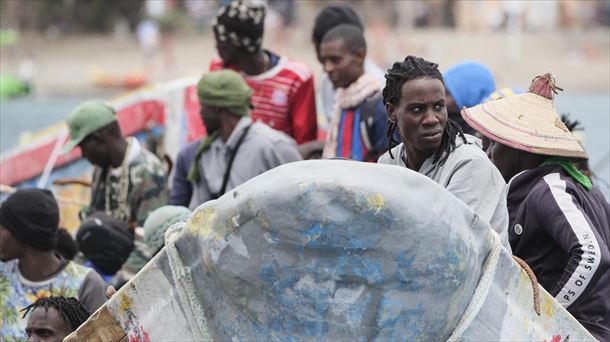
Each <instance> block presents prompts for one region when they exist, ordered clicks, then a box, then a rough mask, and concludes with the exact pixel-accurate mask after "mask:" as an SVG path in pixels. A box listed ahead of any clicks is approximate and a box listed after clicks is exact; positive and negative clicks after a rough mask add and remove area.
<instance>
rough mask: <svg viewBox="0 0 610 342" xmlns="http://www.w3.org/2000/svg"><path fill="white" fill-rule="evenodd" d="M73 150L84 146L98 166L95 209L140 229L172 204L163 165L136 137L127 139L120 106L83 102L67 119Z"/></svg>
mask: <svg viewBox="0 0 610 342" xmlns="http://www.w3.org/2000/svg"><path fill="white" fill-rule="evenodd" d="M67 124H68V128H69V130H70V141H69V142H68V143H67V144H66V146H65V147H64V151H65V152H68V151H70V150H71V149H72V148H74V147H76V146H79V147H80V148H81V151H82V153H83V157H84V158H85V159H87V160H88V161H89V162H90V163H91V164H93V165H94V166H95V169H94V171H93V183H92V189H91V205H90V207H89V213H93V212H95V211H103V212H105V213H106V214H108V215H110V216H112V217H115V218H116V219H118V220H121V221H124V222H127V224H128V225H129V226H130V227H131V228H132V229H134V228H135V227H141V226H142V225H143V224H144V220H146V217H147V216H148V214H149V213H150V212H151V211H153V210H155V209H156V208H158V207H160V206H163V205H165V204H166V202H167V192H166V189H165V171H164V170H163V164H162V163H161V161H160V160H159V158H157V156H155V155H154V154H152V153H151V152H149V151H148V150H146V149H145V148H144V147H143V146H141V145H140V143H139V142H138V140H137V139H136V138H133V137H128V138H124V137H123V136H122V134H121V129H120V128H119V124H118V122H117V118H116V115H115V113H114V110H113V109H112V108H111V107H110V106H108V105H106V104H104V103H102V102H99V101H89V102H85V103H83V104H81V105H80V106H78V107H77V108H76V109H75V110H74V111H73V112H72V113H70V115H69V116H68V119H67Z"/></svg>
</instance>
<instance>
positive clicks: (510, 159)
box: [487, 141, 518, 182]
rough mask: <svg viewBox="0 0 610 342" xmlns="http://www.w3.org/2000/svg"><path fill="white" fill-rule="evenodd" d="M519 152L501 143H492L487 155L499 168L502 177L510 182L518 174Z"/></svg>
mask: <svg viewBox="0 0 610 342" xmlns="http://www.w3.org/2000/svg"><path fill="white" fill-rule="evenodd" d="M517 154H518V151H517V150H515V149H514V148H510V147H508V146H506V145H502V144H500V143H499V142H496V141H491V143H490V145H489V147H488V148H487V155H488V156H489V158H491V161H492V162H493V163H494V165H495V166H496V167H497V168H498V170H499V171H500V173H501V174H502V177H503V178H504V180H505V181H506V182H508V181H509V180H510V179H511V178H513V176H514V175H516V174H517V173H518V172H517Z"/></svg>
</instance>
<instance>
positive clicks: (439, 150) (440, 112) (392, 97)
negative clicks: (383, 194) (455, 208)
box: [378, 56, 510, 250]
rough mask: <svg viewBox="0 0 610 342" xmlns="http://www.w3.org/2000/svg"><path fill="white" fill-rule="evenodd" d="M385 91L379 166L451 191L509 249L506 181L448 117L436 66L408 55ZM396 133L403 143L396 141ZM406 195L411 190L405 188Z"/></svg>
mask: <svg viewBox="0 0 610 342" xmlns="http://www.w3.org/2000/svg"><path fill="white" fill-rule="evenodd" d="M386 80H387V82H386V86H385V88H384V89H383V102H384V103H385V106H386V110H387V114H388V120H389V127H388V132H387V138H388V140H389V144H388V152H386V153H385V154H384V155H383V156H381V158H379V161H378V162H379V163H381V164H390V165H399V166H403V167H406V168H409V169H411V170H413V171H416V172H419V173H421V174H423V175H425V176H427V177H429V178H430V179H432V180H434V181H435V182H436V183H438V184H439V185H441V186H442V187H444V188H445V189H447V190H448V191H449V192H451V193H452V194H453V195H454V196H455V197H457V198H459V199H460V200H462V202H464V203H465V204H467V205H468V206H469V207H470V208H472V209H473V210H474V211H475V212H476V213H477V214H479V216H480V217H481V218H482V219H484V220H485V221H487V222H489V224H490V226H491V228H493V229H494V230H495V231H496V232H497V233H498V235H499V237H500V239H501V241H502V244H503V246H504V247H506V248H507V249H508V250H510V246H509V245H508V238H507V235H508V234H507V227H508V212H507V210H506V193H505V186H506V183H505V182H504V180H503V179H502V175H501V174H500V172H498V169H496V167H495V166H494V165H493V164H492V163H491V161H490V160H489V158H487V155H486V154H485V152H483V150H482V149H481V146H480V140H479V139H477V138H475V137H473V136H471V135H468V134H464V133H463V132H462V129H461V127H460V126H459V125H458V124H457V123H455V122H454V121H452V120H451V119H448V118H447V108H446V107H445V105H446V99H445V85H444V84H443V76H442V75H441V73H440V71H439V70H438V65H437V64H436V63H432V62H429V61H426V60H424V59H423V58H419V57H414V56H408V57H407V58H405V60H404V61H403V62H396V63H394V65H393V66H392V68H391V69H389V70H388V73H387V74H386ZM396 129H398V133H399V135H400V138H401V141H400V142H398V141H396V140H394V139H393V135H394V132H395V131H396ZM406 190H407V191H408V189H406Z"/></svg>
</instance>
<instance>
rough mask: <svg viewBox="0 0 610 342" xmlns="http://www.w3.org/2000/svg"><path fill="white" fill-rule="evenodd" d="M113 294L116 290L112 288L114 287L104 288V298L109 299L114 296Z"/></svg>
mask: <svg viewBox="0 0 610 342" xmlns="http://www.w3.org/2000/svg"><path fill="white" fill-rule="evenodd" d="M115 293H116V289H115V288H114V286H112V285H109V286H108V287H107V288H106V298H108V299H110V298H111V297H112V296H114V294H115Z"/></svg>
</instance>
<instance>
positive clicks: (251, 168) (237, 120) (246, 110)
mask: <svg viewBox="0 0 610 342" xmlns="http://www.w3.org/2000/svg"><path fill="white" fill-rule="evenodd" d="M197 95H198V96H199V102H200V103H201V117H202V119H203V122H204V123H205V127H206V128H207V130H208V136H207V137H206V138H205V139H204V140H203V141H202V143H201V145H200V146H199V150H198V151H197V154H196V156H195V160H194V162H193V166H192V167H191V172H190V174H189V179H190V180H191V181H192V182H193V198H192V199H191V204H190V207H191V209H195V208H196V207H197V206H199V205H200V204H202V203H204V202H207V201H209V200H213V199H216V198H218V197H220V196H222V195H223V194H224V193H225V192H227V191H229V190H231V189H233V188H235V187H237V186H238V185H240V184H242V183H244V182H246V181H247V180H249V179H250V178H253V177H255V176H258V175H259V174H261V173H263V172H265V171H268V170H270V169H272V168H274V167H276V166H279V165H281V164H284V163H289V162H293V161H297V160H301V156H300V155H299V152H298V151H297V147H296V144H295V143H294V140H293V139H292V138H290V137H289V136H288V135H286V134H284V133H282V132H279V131H276V130H273V129H272V128H270V127H269V126H267V125H265V124H262V123H260V122H252V119H250V117H249V114H250V97H251V96H252V89H250V88H249V87H248V84H247V83H246V82H245V81H244V79H243V78H242V77H241V76H240V75H239V74H238V73H237V72H235V71H232V70H219V71H215V72H211V73H209V74H206V75H203V77H201V80H200V81H199V83H198V84H197Z"/></svg>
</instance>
